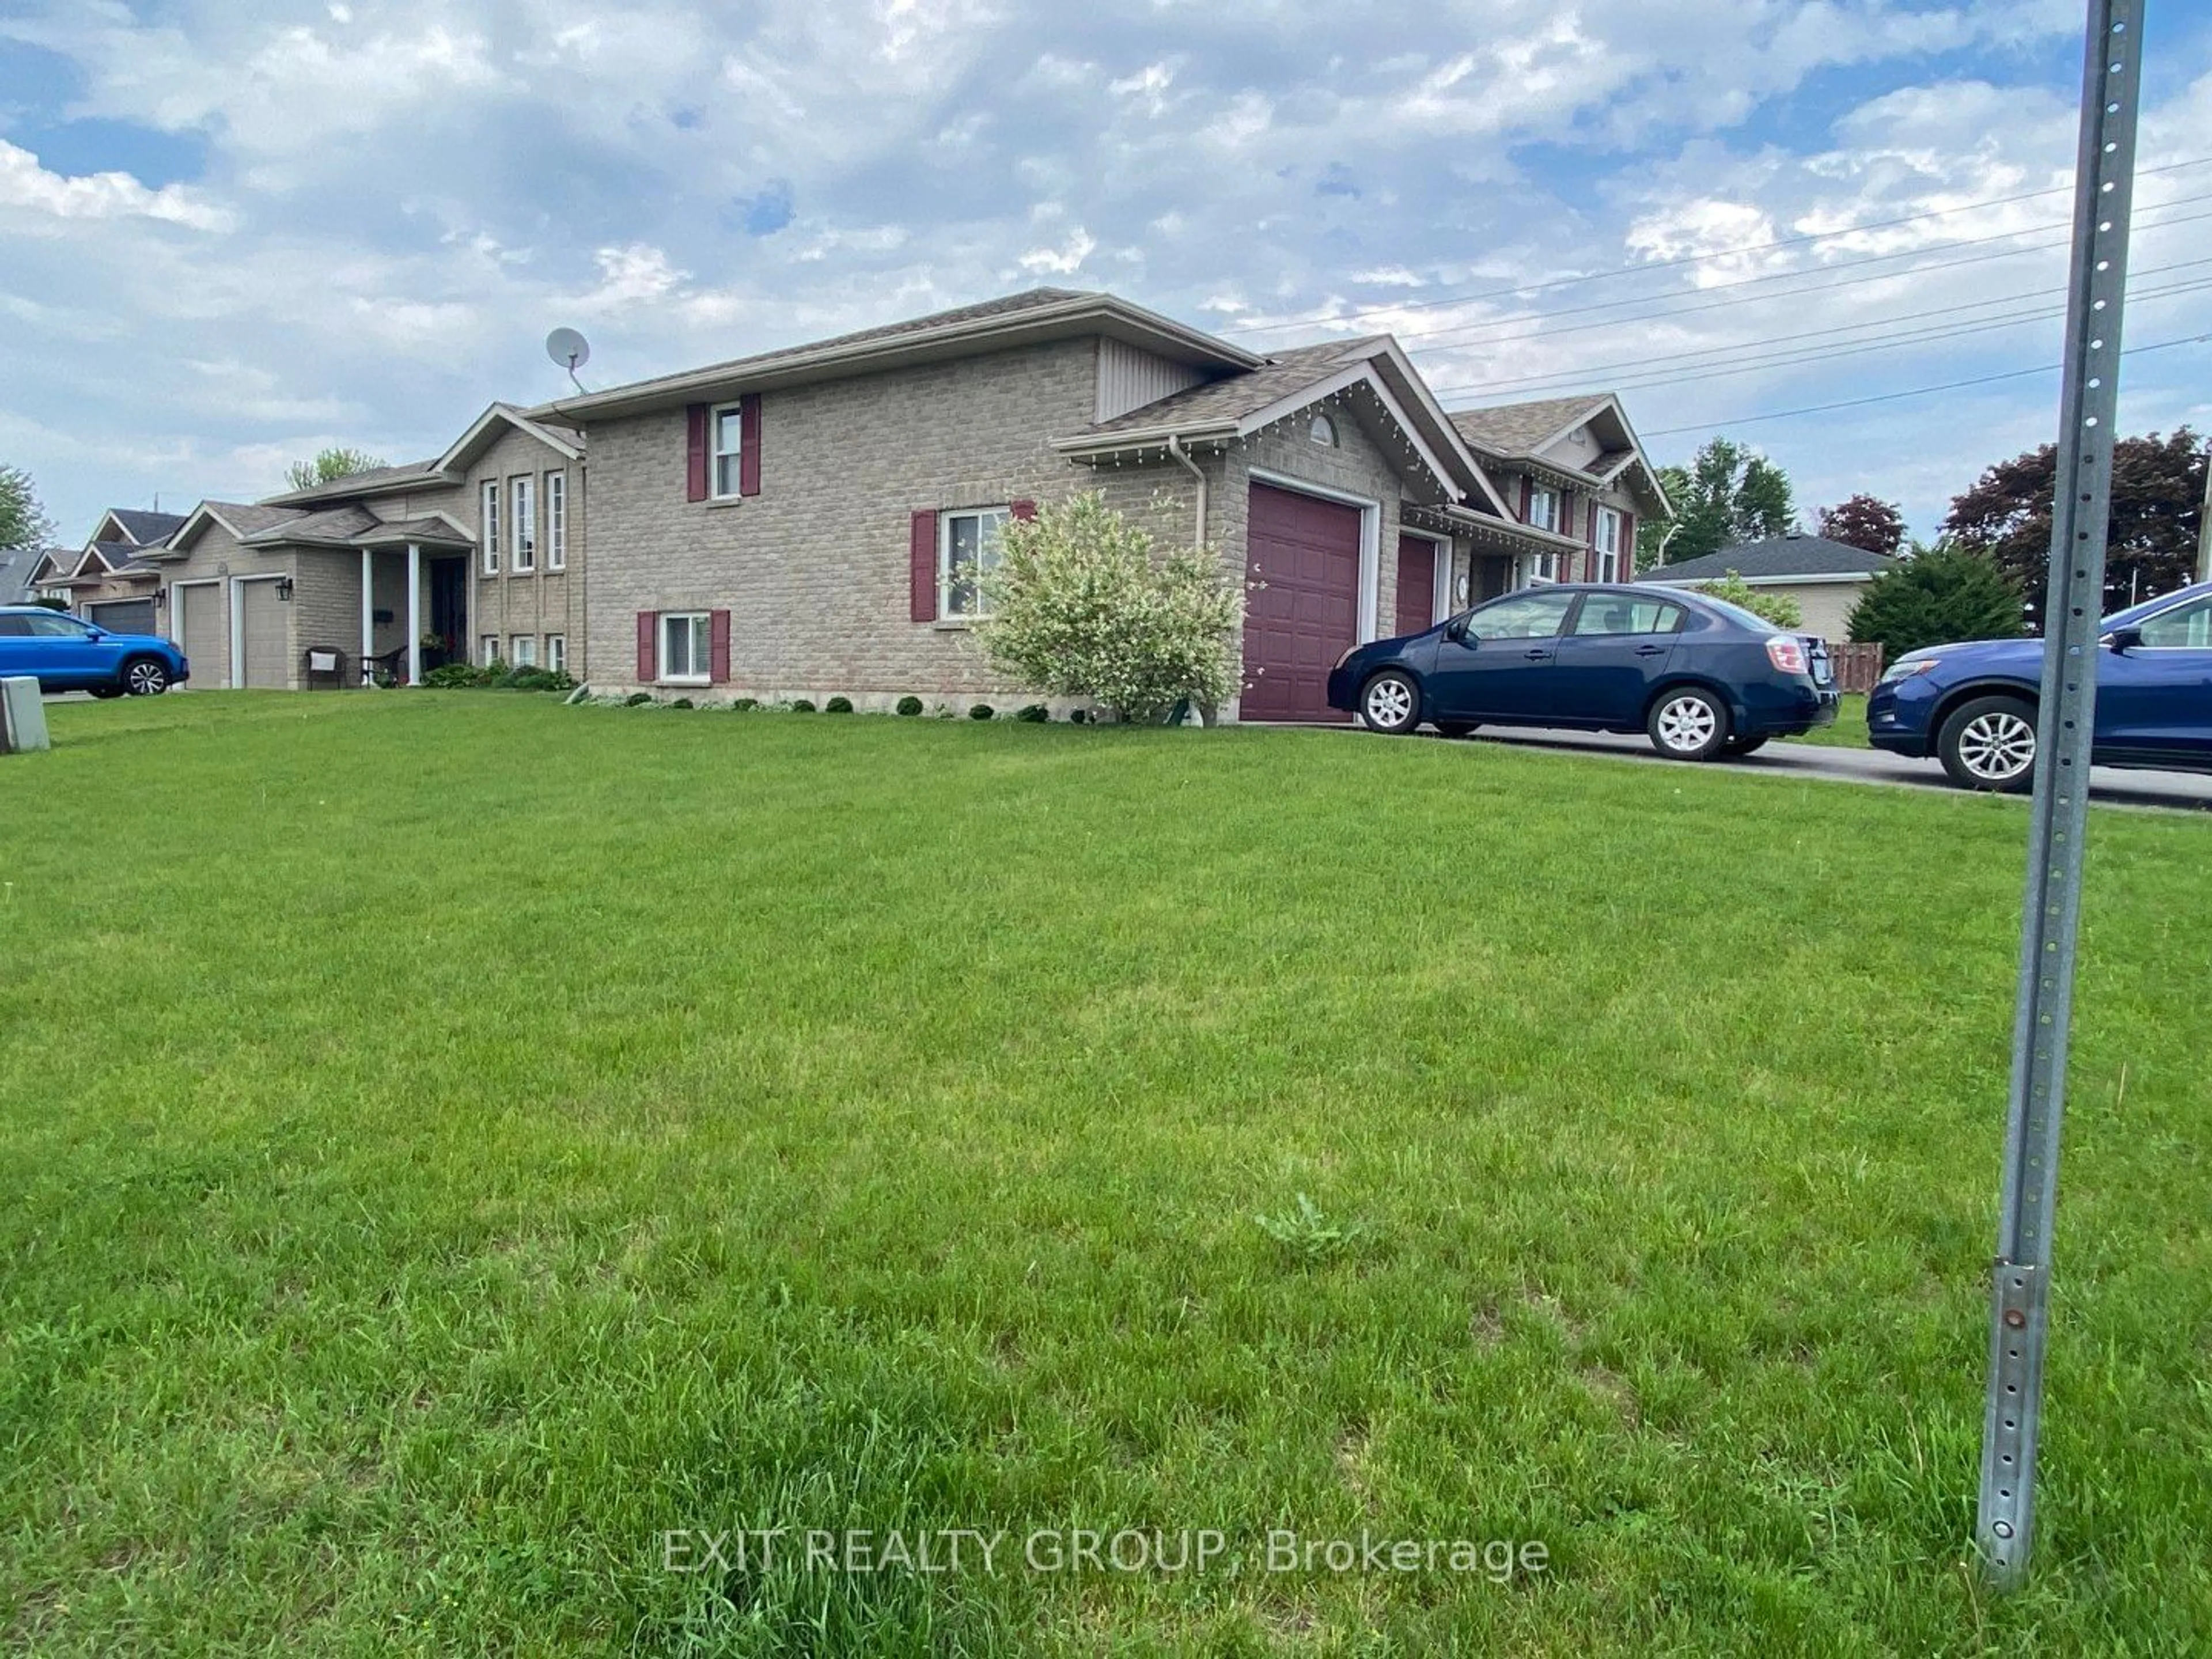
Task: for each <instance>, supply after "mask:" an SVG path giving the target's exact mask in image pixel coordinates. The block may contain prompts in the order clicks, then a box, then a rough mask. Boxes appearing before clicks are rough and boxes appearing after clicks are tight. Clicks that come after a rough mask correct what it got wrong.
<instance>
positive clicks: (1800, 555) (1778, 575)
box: [1636, 532, 1902, 641]
mask: <svg viewBox="0 0 2212 1659" xmlns="http://www.w3.org/2000/svg"><path fill="white" fill-rule="evenodd" d="M1901 562H1902V561H1900V560H1898V559H1893V558H1892V557H1891V556H1889V555H1887V553H1869V551H1867V550H1866V549H1864V548H1863V547H1853V546H1851V545H1850V544H1849V543H1847V542H1832V541H1830V540H1829V539H1828V538H1826V536H1808V535H1803V534H1801V533H1798V532H1791V533H1790V534H1788V535H1786V536H1769V537H1767V538H1765V539H1764V540H1761V541H1755V542H1738V543H1736V544H1734V545H1733V546H1729V547H1724V548H1723V549H1721V550H1720V551H1719V552H1717V553H1708V554H1706V555H1705V556H1703V557H1701V558H1695V559H1685V560H1683V561H1682V562H1680V563H1678V564H1662V565H1661V566H1659V567H1658V568H1656V569H1655V570H1649V571H1646V572H1645V573H1644V574H1643V575H1641V576H1638V578H1637V579H1636V580H1638V581H1640V582H1653V583H1656V584H1658V585H1659V586H1662V587H1688V586H1693V585H1695V584H1696V583H1699V582H1711V581H1718V580H1722V579H1723V577H1725V576H1726V575H1727V574H1729V571H1731V570H1733V571H1735V573H1736V574H1738V575H1739V576H1741V577H1742V578H1743V580H1744V585H1745V586H1747V587H1755V588H1757V589H1759V591H1760V592H1763V593H1776V594H1781V595H1784V596H1785V597H1787V598H1790V599H1795V600H1796V601H1797V605H1798V608H1799V609H1800V610H1802V611H1803V612H1804V613H1805V620H1804V623H1802V626H1803V627H1804V629H1805V630H1806V631H1807V632H1808V633H1811V634H1818V635H1820V636H1821V637H1822V638H1823V639H1826V640H1832V641H1844V640H1848V639H1850V636H1851V629H1850V617H1851V608H1852V607H1853V606H1854V605H1857V604H1858V602H1859V596H1860V595H1861V594H1863V593H1864V592H1866V588H1867V584H1868V583H1869V582H1870V581H1872V580H1874V579H1875V577H1876V576H1879V575H1881V574H1883V573H1884V572H1885V571H1890V570H1894V569H1896V568H1897V567H1898V566H1899V563H1901Z"/></svg>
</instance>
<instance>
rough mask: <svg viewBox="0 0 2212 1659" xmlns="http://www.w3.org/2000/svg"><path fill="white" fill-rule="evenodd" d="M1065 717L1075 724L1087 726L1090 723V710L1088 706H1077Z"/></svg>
mask: <svg viewBox="0 0 2212 1659" xmlns="http://www.w3.org/2000/svg"><path fill="white" fill-rule="evenodd" d="M1067 718H1068V719H1069V720H1071V721H1072V722H1073V723H1074V724H1075V725H1077V726H1088V725H1090V724H1091V711H1090V710H1089V709H1088V708H1079V709H1076V710H1075V711H1074V712H1073V714H1069V715H1068V717H1067Z"/></svg>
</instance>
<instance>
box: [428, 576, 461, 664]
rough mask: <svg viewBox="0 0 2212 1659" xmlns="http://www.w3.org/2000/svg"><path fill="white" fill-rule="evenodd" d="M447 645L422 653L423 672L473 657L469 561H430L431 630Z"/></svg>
mask: <svg viewBox="0 0 2212 1659" xmlns="http://www.w3.org/2000/svg"><path fill="white" fill-rule="evenodd" d="M429 631H430V632H431V633H433V634H435V635H437V636H438V638H439V639H440V640H441V641H443V648H442V649H440V650H435V651H428V650H426V651H425V652H423V653H422V671H423V672H424V673H428V672H429V671H430V670H432V669H433V668H436V667H439V666H440V665H442V664H445V663H449V662H466V661H467V660H468V659H469V562H468V560H467V559H465V558H459V559H433V560H431V561H430V629H429Z"/></svg>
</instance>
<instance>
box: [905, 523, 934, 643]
mask: <svg viewBox="0 0 2212 1659" xmlns="http://www.w3.org/2000/svg"><path fill="white" fill-rule="evenodd" d="M907 582H908V590H909V591H908V615H909V616H911V617H913V618H914V620H915V621H916V622H935V621H936V620H937V514H936V513H915V515H914V522H913V524H912V526H910V528H909V529H908V535H907Z"/></svg>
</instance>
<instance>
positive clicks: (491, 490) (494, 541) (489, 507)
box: [477, 478, 499, 576]
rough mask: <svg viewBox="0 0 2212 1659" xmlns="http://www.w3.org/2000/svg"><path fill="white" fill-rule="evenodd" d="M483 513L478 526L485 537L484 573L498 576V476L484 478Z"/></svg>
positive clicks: (478, 529)
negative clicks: (481, 521) (481, 520)
mask: <svg viewBox="0 0 2212 1659" xmlns="http://www.w3.org/2000/svg"><path fill="white" fill-rule="evenodd" d="M481 513H482V517H483V523H482V524H481V525H479V526H477V531H478V532H479V533H480V534H481V535H482V536H483V573H484V574H485V575H487V576H496V575H497V574H499V480H498V479H496V478H486V479H485V480H484V483H483V507H482V509H481Z"/></svg>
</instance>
